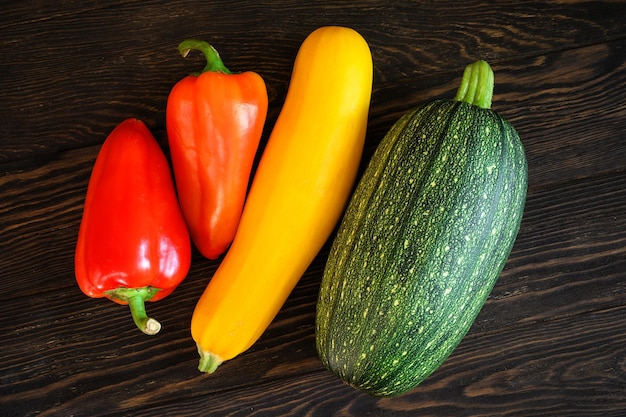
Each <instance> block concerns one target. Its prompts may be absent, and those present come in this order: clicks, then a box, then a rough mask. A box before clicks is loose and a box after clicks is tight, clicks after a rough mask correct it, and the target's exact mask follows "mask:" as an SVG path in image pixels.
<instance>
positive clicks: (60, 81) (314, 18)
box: [0, 0, 626, 417]
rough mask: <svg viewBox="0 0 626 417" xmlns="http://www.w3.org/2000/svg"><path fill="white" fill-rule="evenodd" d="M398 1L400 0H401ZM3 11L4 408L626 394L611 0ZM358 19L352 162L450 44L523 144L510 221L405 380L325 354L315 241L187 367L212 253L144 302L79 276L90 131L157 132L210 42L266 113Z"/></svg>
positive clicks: (420, 407) (620, 47) (616, 28)
mask: <svg viewBox="0 0 626 417" xmlns="http://www.w3.org/2000/svg"><path fill="white" fill-rule="evenodd" d="M394 3H395V4H394ZM2 8H3V12H2V15H1V17H0V56H1V64H0V98H1V100H0V101H1V104H0V170H1V171H0V195H1V196H2V200H1V206H0V207H1V208H0V213H1V215H0V231H1V235H0V346H1V351H0V415H2V416H34V415H40V416H175V415H180V416H247V415H252V416H282V415H295V416H383V415H384V416H456V417H458V416H559V417H563V416H585V417H589V416H604V417H607V416H624V415H626V414H625V413H626V170H625V168H626V162H625V161H626V100H625V99H626V2H619V1H604V2H579V1H526V2H514V1H499V2H478V1H459V2H450V1H405V2H389V1H367V0H365V1H360V2H353V1H342V0H333V1H311V2H299V1H285V2H279V1H230V2H216V1H213V2H206V1H205V2H202V1H172V2H159V1H138V0H117V1H112V0H110V1H95V0H87V1H57V2H45V1H42V0H34V1H28V2H25V1H15V0H9V1H5V2H3V7H2ZM330 24H334V25H344V26H350V27H353V28H354V29H356V30H358V31H359V32H360V33H361V34H362V35H363V36H364V37H365V38H366V39H367V41H368V42H369V44H370V47H371V50H372V54H373V59H374V66H375V68H374V71H375V74H374V89H373V97H372V103H371V114H370V123H369V128H368V134H367V141H366V149H365V154H364V158H363V163H364V164H365V163H366V162H367V160H368V159H369V157H370V156H371V154H372V151H373V149H374V148H375V146H376V145H377V143H378V142H379V141H380V139H381V138H382V136H383V135H384V133H385V132H386V131H387V129H388V128H389V127H390V126H391V124H392V123H393V122H394V121H395V120H397V119H398V118H399V117H400V115H402V114H403V113H404V112H405V111H406V110H408V109H409V108H411V107H413V106H414V105H415V104H417V103H419V102H422V101H426V100H429V99H432V98H436V97H452V96H453V94H454V91H455V89H456V86H457V85H458V82H459V79H460V76H461V73H462V70H463V68H464V66H465V65H466V64H468V63H470V62H472V61H473V60H476V59H485V60H487V61H488V62H489V63H490V64H491V65H492V67H493V69H494V71H495V74H496V88H495V94H494V104H493V108H494V109H495V110H496V111H498V112H500V113H501V114H502V115H503V116H504V117H506V118H507V119H508V120H509V121H510V122H512V123H513V125H515V126H516V127H517V129H518V131H519V133H520V136H521V137H522V141H523V143H524V146H525V148H526V152H527V157H528V163H529V190H528V200H527V205H526V210H525V214H524V219H523V222H522V226H521V230H520V233H519V236H518V239H517V241H516V244H515V247H514V249H513V252H512V254H511V256H510V258H509V260H508V262H507V264H506V267H505V269H504V271H503V273H502V275H501V277H500V279H499V281H498V283H497V285H496V287H495V288H494V290H493V292H492V294H491V297H490V298H489V300H488V301H487V303H486V305H485V307H484V308H483V310H482V312H481V313H480V315H479V317H478V319H477V320H476V322H475V323H474V326H473V327H472V329H471V330H470V332H469V333H468V335H467V336H466V338H465V339H464V340H463V342H462V343H461V345H460V346H459V347H458V348H457V350H456V351H455V352H454V353H453V354H452V355H451V356H450V357H449V359H448V360H447V361H446V362H445V363H444V364H443V366H442V367H441V368H440V369H439V370H438V371H436V372H435V373H434V374H433V375H431V377H430V378H428V379H427V380H426V381H424V382H423V383H422V384H421V385H420V386H418V387H417V388H416V389H414V390H413V391H411V392H409V393H408V394H406V395H404V396H402V397H399V398H394V399H378V398H373V397H370V396H368V395H366V394H363V393H360V392H358V391H356V390H354V389H352V388H350V387H348V386H347V385H344V384H343V383H342V382H341V381H339V380H338V379H337V378H335V377H334V376H333V375H331V374H330V373H329V372H328V371H326V370H325V369H324V368H323V366H322V364H321V362H320V361H319V359H318V358H317V355H316V352H315V344H314V312H315V301H316V296H317V292H318V288H319V284H320V279H321V274H322V270H323V266H324V263H325V260H326V257H327V255H328V245H326V246H325V247H324V249H323V250H322V251H321V252H320V253H319V255H318V256H317V258H316V259H315V261H314V262H313V264H312V265H311V267H310V268H309V270H308V271H307V273H306V274H305V275H304V276H303V277H302V279H301V281H300V283H299V284H298V286H297V287H296V289H295V290H294V292H293V293H292V295H291V297H290V298H289V300H288V301H287V303H286V304H285V305H284V307H283V309H282V310H281V311H280V313H279V315H278V317H277V318H276V319H275V321H274V322H273V324H272V325H271V326H270V328H269V329H268V330H267V332H266V333H265V334H264V335H263V336H262V338H261V339H260V340H259V341H258V342H257V343H256V344H255V345H254V346H253V347H252V348H251V349H250V350H249V351H247V352H245V353H244V354H242V355H240V356H239V357H237V358H236V359H233V360H232V361H229V362H227V363H225V364H224V365H222V367H220V369H218V371H217V372H216V373H215V374H213V375H204V374H201V373H200V372H199V371H198V370H197V369H196V366H197V360H198V355H197V352H196V349H195V346H194V343H193V341H192V339H191V336H190V332H189V323H190V318H191V313H192V311H193V308H194V306H195V303H196V300H197V299H198V297H199V296H200V294H201V292H202V290H203V288H204V287H205V286H206V284H207V283H208V281H209V280H210V278H211V275H212V274H213V272H214V271H215V269H216V267H217V266H218V264H219V261H208V260H205V259H203V258H202V257H200V256H199V255H198V254H197V253H196V255H195V256H194V260H193V265H192V268H191V272H190V274H189V276H188V278H187V279H186V281H185V282H184V283H183V284H182V285H181V286H180V287H179V288H178V289H177V290H176V291H175V292H174V293H173V294H172V295H171V296H169V297H168V298H166V299H164V300H162V301H160V302H158V303H152V304H149V306H148V308H149V311H150V313H151V314H152V315H153V316H154V317H156V318H158V319H159V320H160V321H161V323H162V324H163V329H162V330H161V333H159V334H158V335H156V336H153V337H149V336H145V335H143V334H142V333H140V332H139V331H138V330H137V329H136V328H135V327H134V326H133V324H132V321H131V320H130V316H129V314H128V311H127V309H126V308H123V307H121V306H119V305H116V304H113V303H112V302H110V301H108V300H104V299H97V300H95V299H90V298H88V297H86V296H85V295H83V294H82V293H81V292H80V290H79V289H78V286H77V285H76V282H75V279H74V271H73V252H74V246H75V243H76V236H77V231H78V225H79V221H80V216H81V213H82V207H83V201H84V197H85V192H86V187H87V181H88V178H89V174H90V172H91V168H92V166H93V162H94V159H95V157H96V155H97V153H98V150H99V148H100V145H101V144H102V142H103V140H104V139H105V137H106V136H107V135H108V133H109V132H110V131H111V130H112V129H113V127H114V126H115V125H116V124H118V123H119V122H120V121H122V120H123V119H125V118H127V117H138V118H140V119H142V120H143V121H145V122H146V124H147V125H148V126H149V127H150V129H151V130H152V132H153V133H154V134H155V136H156V137H157V139H158V140H159V142H160V143H161V144H162V145H163V147H164V149H165V150H166V151H167V147H166V137H165V133H164V127H165V103H166V98H167V95H168V91H169V89H170V88H171V87H172V86H173V84H174V83H175V82H176V81H178V80H179V79H180V78H182V77H183V76H185V75H187V73H189V72H191V71H193V70H196V69H197V68H198V66H199V65H201V61H202V57H201V56H199V55H196V56H195V57H190V58H188V59H187V60H184V59H182V58H181V57H180V56H179V55H178V54H177V52H176V45H177V44H178V42H179V41H181V40H182V39H184V38H188V37H200V38H202V39H205V40H208V41H210V42H211V43H213V44H214V45H215V46H216V47H217V48H218V49H219V50H220V52H221V54H222V57H223V58H224V60H225V62H226V63H227V65H228V66H229V67H230V68H231V69H235V70H244V69H251V70H255V71H257V72H259V73H260V74H261V75H262V76H263V77H264V78H265V80H266V82H267V85H268V89H269V95H270V110H269V116H268V122H267V128H266V133H265V134H264V138H263V140H264V141H265V140H267V137H268V134H269V131H270V130H271V127H272V126H273V123H274V122H275V120H276V117H277V115H278V112H279V110H280V108H281V105H282V102H283V99H284V96H285V93H286V90H287V86H288V82H289V77H290V73H291V69H292V64H293V59H294V57H295V54H296V52H297V49H298V47H299V46H300V44H301V42H302V41H303V39H304V38H305V37H306V36H307V35H308V34H309V33H310V32H311V31H313V30H314V29H315V28H317V27H319V26H324V25H330Z"/></svg>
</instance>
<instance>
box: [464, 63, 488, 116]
mask: <svg viewBox="0 0 626 417" xmlns="http://www.w3.org/2000/svg"><path fill="white" fill-rule="evenodd" d="M493 84H494V77H493V71H492V70H491V67H490V66H489V64H488V63H487V62H485V61H476V62H474V63H472V64H469V65H468V66H467V67H465V71H464V72H463V79H462V80H461V86H460V87H459V89H458V91H457V94H456V97H455V100H456V101H464V102H466V103H469V104H473V105H475V106H478V107H482V108H483V109H489V108H491V98H492V96H493Z"/></svg>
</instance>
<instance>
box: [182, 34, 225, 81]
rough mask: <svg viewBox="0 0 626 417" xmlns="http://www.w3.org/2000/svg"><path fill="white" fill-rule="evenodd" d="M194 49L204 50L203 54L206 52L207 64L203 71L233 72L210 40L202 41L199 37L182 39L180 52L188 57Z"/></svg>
mask: <svg viewBox="0 0 626 417" xmlns="http://www.w3.org/2000/svg"><path fill="white" fill-rule="evenodd" d="M192 49H195V50H198V51H200V52H202V54H204V57H205V58H206V66H205V67H204V69H203V70H202V72H209V71H210V72H222V73H224V74H232V73H231V72H230V71H229V70H228V68H226V66H225V65H224V63H223V62H222V58H220V54H219V53H218V52H217V50H215V48H213V47H212V46H211V45H210V44H209V43H208V42H205V41H200V40H197V39H187V40H184V41H182V42H181V43H180V45H178V52H179V53H180V55H181V56H182V57H183V58H185V57H187V55H189V52H190V51H191V50H192Z"/></svg>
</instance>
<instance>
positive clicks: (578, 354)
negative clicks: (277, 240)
mask: <svg viewBox="0 0 626 417" xmlns="http://www.w3.org/2000/svg"><path fill="white" fill-rule="evenodd" d="M624 314H626V307H625V306H621V307H619V308H615V309H608V310H603V311H597V312H594V313H590V314H585V315H581V316H577V317H570V318H566V319H560V320H553V321H549V322H544V323H541V324H539V325H537V324H534V323H533V324H528V323H527V324H525V325H523V326H516V327H508V328H505V329H503V331H502V332H499V333H497V334H483V335H481V336H480V337H475V338H472V339H466V340H464V341H463V342H462V343H461V345H460V346H459V347H458V348H457V350H455V352H454V353H453V354H452V355H451V356H450V357H449V358H448V360H447V361H446V362H445V363H444V364H443V365H442V367H441V368H439V369H438V370H437V371H436V372H435V373H434V374H433V375H431V376H430V377H429V378H428V379H427V380H426V381H424V382H423V383H422V384H420V385H419V386H418V387H417V388H415V389H414V390H412V391H411V392H409V393H407V394H405V395H404V396H401V397H399V398H392V399H377V398H374V397H371V396H369V395H367V394H363V393H360V392H358V391H357V390H354V389H353V388H350V387H348V386H347V385H345V384H343V383H342V382H341V381H340V380H339V379H338V378H336V377H334V376H333V375H331V374H330V373H329V372H327V371H326V370H324V369H321V368H320V367H319V366H318V367H317V369H313V370H311V371H309V372H304V373H302V372H301V373H300V375H298V376H297V377H296V376H291V377H283V378H276V379H272V380H264V381H259V380H258V379H257V378H256V377H255V375H254V374H252V375H243V377H244V378H247V380H248V382H249V386H248V387H247V389H246V395H245V396H242V395H241V391H240V388H241V386H237V385H235V386H232V387H230V389H229V388H227V387H225V388H224V389H223V390H219V391H213V390H211V389H210V387H207V384H210V382H211V381H212V380H214V379H218V378H221V376H220V375H219V374H215V375H213V376H190V379H188V380H183V379H177V378H173V377H172V376H171V371H173V370H177V369H179V368H180V367H178V366H172V365H171V364H163V363H160V364H159V365H160V366H158V367H159V368H160V369H159V370H158V371H155V370H154V369H155V368H156V367H157V366H152V365H151V364H150V363H149V362H148V363H146V362H143V363H141V364H138V363H137V362H133V361H132V360H128V361H127V362H126V363H125V365H126V368H127V369H126V371H125V372H126V373H121V372H119V370H116V369H109V368H106V367H104V368H100V369H98V370H95V371H92V373H93V375H92V377H93V380H92V381H91V383H89V382H90V381H85V380H84V379H83V378H82V376H81V375H80V374H76V375H71V374H70V375H68V376H66V378H65V379H66V380H67V382H65V381H64V383H69V386H66V387H59V386H58V384H54V383H53V384H49V388H48V390H49V391H48V392H47V393H45V392H43V391H42V390H32V391H31V392H29V393H28V395H22V396H20V400H21V401H15V402H11V401H10V399H11V396H8V397H7V396H5V395H3V396H2V397H0V398H1V399H0V405H2V406H3V410H4V411H7V412H9V413H11V412H14V414H15V415H18V414H19V415H33V414H34V413H35V412H39V411H42V413H41V415H44V416H45V415H69V414H74V415H91V416H94V417H95V416H113V415H120V414H125V415H126V414H128V415H134V416H149V415H186V416H223V415H230V414H228V413H235V414H234V415H238V413H241V414H245V415H248V414H252V415H290V416H304V415H342V416H368V415H372V416H373V415H386V416H387V415H388V416H409V415H410V416H414V415H416V414H419V415H420V416H438V417H444V416H451V417H452V416H455V417H456V416H472V417H481V416H484V417H486V416H493V415H496V414H497V415H502V416H554V415H558V416H564V417H567V416H582V415H584V416H588V417H593V416H616V417H617V416H621V415H622V414H621V413H623V410H624V409H625V407H626V390H625V389H624V388H626V383H625V382H624V380H625V377H626V368H625V367H624V361H623V358H624V357H625V355H626V344H625V343H624V342H625V339H624V334H626V322H625V321H624V320H622V318H623V317H624ZM145 353H150V351H147V352H145ZM155 359H157V360H162V359H163V355H157V356H156V357H155ZM150 371H153V372H154V373H153V374H152V375H150V377H148V378H145V372H150ZM239 372H240V373H241V368H240V370H239ZM128 373H131V374H135V375H136V377H135V378H130V379H129V378H128V376H127V375H128ZM142 373H143V375H144V376H142ZM96 380H98V384H97V385H96V383H95V381H96ZM199 387H203V389H200V388H199ZM129 391H130V392H129ZM268 393H271V394H269V395H268ZM44 398H45V399H46V401H45V402H44V401H43V399H44ZM7 400H8V401H7ZM55 401H56V402H55ZM33 406H34V407H33ZM44 411H47V412H44Z"/></svg>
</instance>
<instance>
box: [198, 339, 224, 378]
mask: <svg viewBox="0 0 626 417" xmlns="http://www.w3.org/2000/svg"><path fill="white" fill-rule="evenodd" d="M196 346H197V347H198V353H199V354H200V364H199V365H198V369H199V370H200V372H206V373H209V374H212V373H213V372H215V370H216V369H217V367H218V366H220V365H221V364H222V362H224V361H223V360H222V358H220V357H219V355H216V354H215V353H212V352H209V351H206V350H204V349H202V348H201V347H200V345H199V344H196Z"/></svg>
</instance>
